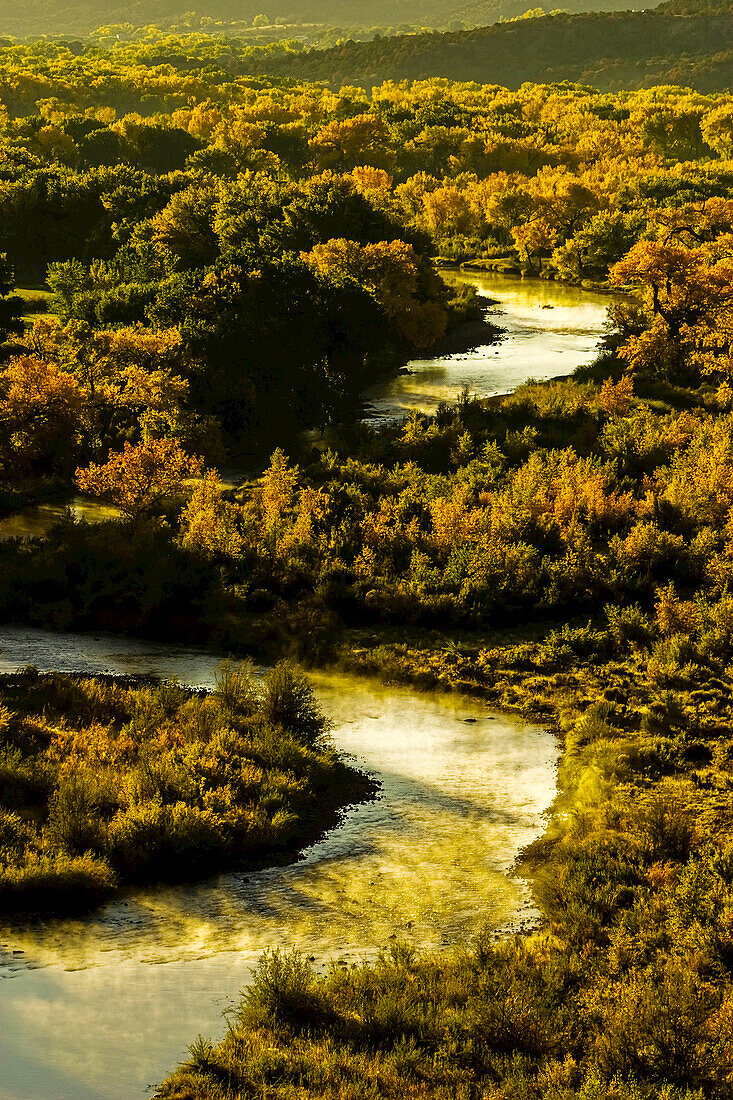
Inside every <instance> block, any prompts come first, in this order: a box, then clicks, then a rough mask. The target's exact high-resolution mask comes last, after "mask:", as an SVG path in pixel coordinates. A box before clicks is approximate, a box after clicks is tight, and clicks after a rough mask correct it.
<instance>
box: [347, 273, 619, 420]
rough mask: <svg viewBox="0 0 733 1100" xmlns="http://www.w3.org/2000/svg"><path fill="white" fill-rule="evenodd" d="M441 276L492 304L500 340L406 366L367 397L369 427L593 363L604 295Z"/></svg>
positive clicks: (501, 278) (508, 280) (511, 278)
mask: <svg viewBox="0 0 733 1100" xmlns="http://www.w3.org/2000/svg"><path fill="white" fill-rule="evenodd" d="M441 274H442V276H443V278H444V279H445V280H446V281H447V282H450V283H457V284H465V285H472V286H475V287H476V289H477V290H478V292H479V294H482V295H483V296H484V297H486V298H490V299H492V300H494V301H495V302H496V305H495V306H494V307H493V308H492V309H491V311H490V312H489V313H488V315H487V318H488V320H490V321H491V322H492V323H493V324H496V325H497V326H498V327H499V328H501V329H502V330H503V336H502V338H501V339H500V340H499V341H498V342H497V343H494V344H489V345H485V346H483V347H477V348H474V349H472V350H471V351H463V352H459V353H457V354H454V355H444V356H439V357H437V358H432V359H415V360H413V361H412V362H411V363H408V366H407V371H408V373H406V374H400V375H398V376H397V377H396V378H393V379H390V380H389V381H388V382H386V383H385V382H382V383H380V384H379V385H378V386H376V387H374V389H372V390H370V391H368V392H367V394H366V401H367V403H368V406H369V422H370V423H372V424H374V425H379V424H385V423H390V422H392V421H394V420H399V419H401V418H402V417H404V416H406V415H408V414H409V413H411V412H415V411H417V412H427V413H430V412H435V409H436V408H437V407H438V405H439V404H440V403H441V401H448V402H450V401H455V400H456V398H457V396H458V395H459V394H460V393H461V391H462V390H463V389H467V390H468V392H469V393H470V394H472V395H475V396H477V397H493V396H494V395H496V394H501V393H511V392H512V391H513V390H515V389H516V388H517V386H521V385H522V383H523V382H526V381H527V379H528V378H534V379H537V380H538V381H539V380H544V379H547V378H556V377H557V376H558V375H564V374H570V373H571V372H572V371H573V370H575V368H576V367H578V366H581V365H582V364H584V363H589V362H590V361H591V360H592V359H593V356H594V353H595V349H596V346H597V344H598V341H599V339H600V338H601V336H602V335H603V333H604V330H605V325H606V316H607V310H608V306H609V302H610V298H609V296H608V295H607V294H602V293H598V292H595V291H588V290H583V289H581V288H580V287H575V286H567V285H565V284H564V283H556V282H553V281H552V280H546V279H520V278H518V277H517V276H515V275H499V274H494V273H493V272H488V273H486V274H481V273H477V272H471V273H468V272H459V271H443V272H441Z"/></svg>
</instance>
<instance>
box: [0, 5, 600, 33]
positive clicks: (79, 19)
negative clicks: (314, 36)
mask: <svg viewBox="0 0 733 1100" xmlns="http://www.w3.org/2000/svg"><path fill="white" fill-rule="evenodd" d="M523 4H524V6H522V5H523ZM527 6H528V5H527V4H526V3H524V0H478V2H476V0H473V2H472V3H468V4H466V3H465V2H461V0H396V2H393V3H386V2H385V0H377V2H376V3H375V2H374V0H348V3H346V4H343V3H337V2H336V0H315V2H312V0H272V2H268V0H262V2H260V0H240V2H238V3H236V4H235V3H233V2H232V0H207V3H206V4H205V6H204V5H201V7H200V11H197V10H195V9H194V10H193V11H192V10H191V8H189V7H187V6H186V4H185V3H184V2H183V0H151V3H147V4H144V3H142V0H132V3H129V4H121V3H120V2H119V0H104V3H101V4H100V3H96V4H92V3H90V2H89V0H29V2H28V3H21V2H20V0H7V2H6V3H4V4H3V10H2V13H0V34H9V35H17V36H21V37H22V36H31V35H33V36H40V35H60V34H78V35H87V34H89V33H90V32H92V31H95V30H96V29H97V28H99V27H103V26H108V25H110V24H116V25H118V26H119V27H120V30H121V31H122V33H123V34H124V33H125V31H126V30H127V31H129V30H130V29H131V28H133V27H149V26H150V25H151V24H157V25H159V26H163V27H171V26H175V25H184V24H186V23H188V24H189V25H193V26H195V27H196V28H197V29H199V28H200V29H202V30H206V29H209V30H214V29H215V30H220V29H224V30H228V29H230V28H231V27H233V26H234V27H237V26H239V27H242V26H243V25H247V24H249V25H252V24H253V23H254V20H255V19H256V20H257V24H255V26H263V25H270V26H272V25H274V24H279V25H284V24H285V25H289V26H290V27H291V29H292V30H294V31H295V32H296V33H301V34H302V33H304V32H305V33H308V31H312V29H313V25H314V24H321V25H322V26H324V27H348V26H352V27H360V28H368V27H372V26H374V25H375V24H377V25H381V26H382V27H386V26H395V27H399V26H400V25H401V26H402V29H403V30H408V29H411V28H415V27H418V28H419V27H437V28H439V29H440V28H444V27H448V26H449V25H450V24H451V23H455V22H456V21H458V22H459V25H460V21H467V22H468V23H469V25H477V24H486V23H491V22H494V21H495V20H497V19H499V18H500V17H501V16H508V17H511V16H515V15H520V14H522V12H524V11H525V10H526V8H527ZM564 6H565V7H567V8H570V10H573V11H581V10H584V9H583V0H569V2H568V4H566V5H564ZM586 7H587V5H586ZM591 7H592V8H593V9H595V10H604V9H608V8H620V7H622V0H598V2H597V3H593V4H592V5H591ZM263 16H264V19H263V18H262V17H263Z"/></svg>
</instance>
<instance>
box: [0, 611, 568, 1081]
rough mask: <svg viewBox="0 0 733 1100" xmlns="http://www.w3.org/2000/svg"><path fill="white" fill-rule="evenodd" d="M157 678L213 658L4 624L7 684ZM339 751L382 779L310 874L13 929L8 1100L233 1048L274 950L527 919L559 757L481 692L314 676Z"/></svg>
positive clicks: (204, 672) (235, 881)
mask: <svg viewBox="0 0 733 1100" xmlns="http://www.w3.org/2000/svg"><path fill="white" fill-rule="evenodd" d="M28 663H34V664H36V665H37V666H38V667H39V668H42V669H44V668H45V669H48V668H59V669H66V670H79V671H87V672H90V673H93V672H102V671H114V672H118V673H141V672H147V671H150V672H155V673H157V674H159V675H163V676H173V675H175V676H177V677H178V678H179V679H180V680H182V681H183V682H186V683H191V684H196V685H200V686H205V687H208V686H211V684H212V683H213V679H214V674H215V668H216V663H217V662H216V659H215V658H214V657H212V656H211V655H210V654H207V653H203V652H200V651H197V650H192V649H185V648H178V647H171V646H162V645H155V644H147V643H142V642H135V641H130V640H126V639H120V638H110V637H105V636H104V635H94V636H78V635H77V636H74V635H52V634H48V633H45V632H43V631H40V630H30V629H26V628H10V627H7V628H0V671H8V670H10V669H14V668H17V667H18V666H21V665H25V664H28ZM313 679H314V682H315V686H316V689H317V692H318V696H319V699H320V702H321V705H322V706H323V709H324V710H325V711H326V713H327V714H328V715H329V716H330V717H331V718H332V720H333V723H334V729H333V739H334V742H335V744H336V745H337V747H338V748H339V749H340V750H341V751H342V752H345V753H347V754H350V755H351V756H352V758H353V759H355V760H356V761H357V762H358V763H359V764H360V765H361V766H362V767H364V768H365V769H367V770H368V771H370V772H372V773H373V774H375V775H376V776H377V777H378V779H379V780H380V782H381V784H382V787H381V793H380V797H379V798H378V799H377V800H376V801H374V802H371V803H367V804H365V805H363V806H358V807H354V808H352V809H351V810H350V811H349V812H348V813H347V815H346V817H345V820H344V821H343V823H342V824H341V826H339V827H338V828H337V829H334V830H333V831H332V832H331V833H329V834H328V835H327V836H326V837H325V838H324V839H323V840H322V841H321V842H320V843H318V844H316V845H315V846H313V847H312V848H311V849H309V850H308V852H307V853H306V854H305V858H303V859H302V860H301V861H300V862H298V863H295V864H292V865H290V866H287V867H278V868H272V869H268V870H264V871H259V872H255V873H250V874H237V875H221V876H218V877H217V878H216V879H214V880H212V881H209V882H207V883H204V884H199V885H194V886H185V887H175V888H165V889H160V890H156V891H152V890H146V891H137V892H135V893H131V894H128V895H126V896H125V897H124V899H123V900H117V901H115V902H113V903H111V904H110V905H108V906H106V907H104V908H103V909H102V910H101V911H100V912H99V913H98V914H96V915H94V916H93V917H91V918H89V919H87V920H85V921H68V920H66V921H57V922H47V923H46V924H44V925H42V926H41V927H36V928H32V929H31V928H26V929H22V930H18V929H15V930H14V931H10V930H9V929H7V928H0V944H1V945H2V950H3V956H2V966H1V968H0V975H2V976H3V977H4V979H5V980H4V981H2V983H0V990H1V993H0V996H1V998H2V1020H1V1021H0V1025H1V1026H2V1036H3V1040H2V1096H3V1098H4V1100H21V1098H22V1100H41V1098H44V1100H123V1098H124V1100H131V1098H133V1097H142V1096H144V1095H145V1090H146V1088H147V1087H148V1086H150V1085H152V1084H153V1083H154V1082H156V1081H157V1080H159V1079H160V1078H161V1077H162V1076H164V1075H165V1073H166V1072H167V1071H169V1070H170V1069H171V1068H172V1067H173V1065H174V1064H175V1063H176V1061H178V1060H179V1059H181V1058H182V1057H183V1056H184V1055H185V1048H186V1045H187V1044H188V1043H190V1042H191V1041H192V1040H193V1039H194V1038H195V1036H196V1034H197V1033H199V1032H201V1031H203V1032H204V1033H206V1034H212V1035H213V1036H214V1037H218V1036H220V1035H221V1033H222V1031H223V1027H224V1024H223V1021H222V1019H221V1014H222V1011H223V1010H224V1009H226V1008H227V1007H230V1006H231V1005H232V1004H234V1003H235V1002H236V1000H237V999H238V993H239V990H240V988H241V987H242V985H243V984H245V983H246V981H247V980H248V978H249V974H250V970H251V967H252V966H253V965H254V963H255V962H256V958H257V956H258V954H259V953H260V951H261V950H262V949H263V948H265V947H268V946H280V945H288V946H290V945H293V946H297V947H298V948H300V949H301V950H303V951H304V952H306V953H307V954H309V955H312V956H314V958H315V964H314V965H316V966H319V967H322V966H325V965H326V961H327V960H330V959H340V960H343V961H344V964H346V965H350V964H352V963H354V962H357V961H358V960H360V959H362V958H365V957H369V956H370V955H373V954H374V953H375V952H376V951H377V950H378V949H379V948H380V947H384V946H386V945H387V944H388V943H389V942H390V938H391V937H394V936H398V937H401V938H406V939H408V940H409V941H410V942H413V943H415V944H416V945H418V946H420V947H426V948H438V947H441V946H445V945H448V944H451V943H453V942H455V941H457V940H459V939H462V938H464V937H465V936H466V935H468V934H470V933H471V932H472V931H473V930H475V929H476V928H477V927H478V926H480V925H481V924H484V923H486V924H488V925H489V926H491V927H494V928H501V927H502V926H506V925H507V924H508V923H511V922H512V921H515V920H516V919H517V918H518V917H520V916H521V915H522V914H525V915H527V916H530V915H531V912H532V911H531V907H530V904H529V900H528V897H527V893H526V890H525V888H524V887H523V885H522V884H521V882H519V881H518V880H517V879H515V878H513V877H512V875H511V867H512V864H513V862H514V860H515V858H516V855H517V852H518V851H519V849H520V848H522V847H523V846H524V845H525V844H527V843H528V842H529V841H531V840H532V839H533V838H534V837H536V836H537V835H538V834H539V833H540V831H541V828H542V822H543V812H544V809H545V807H546V806H547V805H548V804H549V803H550V801H551V800H552V797H553V794H554V790H555V767H556V758H557V750H556V745H555V741H554V739H553V738H552V737H551V736H550V735H549V734H548V733H547V732H546V731H543V730H541V729H539V728H538V727H535V726H531V725H527V724H526V723H524V722H522V721H520V720H519V719H515V718H513V717H508V716H506V715H495V714H491V713H490V712H488V711H487V710H486V709H485V708H484V707H483V706H482V705H481V704H480V703H478V702H473V701H470V700H467V699H465V698H460V697H455V696H447V695H439V694H431V693H425V694H421V693H417V692H415V691H412V690H410V689H407V688H395V687H384V686H382V685H380V684H378V683H375V682H372V681H366V680H361V679H358V678H355V677H349V676H337V675H325V674H318V675H315V676H314V677H313Z"/></svg>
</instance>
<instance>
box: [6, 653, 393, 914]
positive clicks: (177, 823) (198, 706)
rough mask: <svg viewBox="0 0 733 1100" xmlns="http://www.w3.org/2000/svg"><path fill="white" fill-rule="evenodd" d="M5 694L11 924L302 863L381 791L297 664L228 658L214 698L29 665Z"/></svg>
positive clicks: (12, 679)
mask: <svg viewBox="0 0 733 1100" xmlns="http://www.w3.org/2000/svg"><path fill="white" fill-rule="evenodd" d="M0 699H1V700H2V703H1V705H0V806H1V808H0V912H2V913H3V914H5V915H7V914H11V913H17V912H24V913H29V914H30V913H32V914H36V915H38V914H40V913H56V912H59V911H68V910H73V911H77V912H78V911H84V910H85V909H88V908H90V907H92V906H94V905H95V904H97V903H98V902H99V901H100V900H102V899H103V898H104V897H106V896H108V895H110V894H111V893H113V892H114V890H115V889H117V888H119V887H120V886H123V885H131V884H135V883H143V882H151V881H152V882H159V881H176V880H180V879H194V878H198V877H204V876H209V875H211V874H212V872H213V871H215V870H224V869H236V868H242V867H252V866H262V865H263V864H266V863H272V862H276V861H278V860H282V859H284V858H292V856H293V854H294V853H295V852H297V850H298V849H299V848H301V847H303V846H304V845H305V844H308V843H312V842H313V841H314V840H315V839H317V837H318V836H319V835H320V834H321V832H323V830H324V829H325V828H328V827H330V826H331V825H333V824H334V823H335V822H336V820H337V819H338V810H339V807H340V806H342V805H343V804H345V803H347V802H349V801H353V800H356V799H360V798H364V797H366V796H367V795H368V794H369V793H370V791H371V784H370V781H369V780H367V779H366V777H364V776H361V775H360V774H359V773H357V772H355V771H353V770H352V769H350V768H347V767H346V766H345V765H344V764H342V763H340V762H339V761H338V760H337V759H336V757H335V755H334V754H333V752H331V751H330V750H329V748H328V745H327V743H326V742H325V741H324V735H325V734H326V733H327V722H326V721H325V720H324V718H323V717H322V715H321V714H320V713H319V711H318V708H317V706H316V704H315V701H314V698H313V694H312V690H311V688H310V686H309V684H308V683H307V681H306V680H305V678H304V677H303V674H302V673H299V672H298V671H297V670H296V669H294V668H293V667H292V666H290V665H288V664H287V663H281V664H279V665H278V666H276V667H275V668H273V669H272V670H271V671H270V672H269V673H268V674H267V675H266V676H265V678H264V680H263V681H261V682H260V681H257V680H256V678H255V677H254V675H253V674H252V672H251V670H250V669H249V668H247V667H246V666H235V665H231V664H224V665H223V666H222V668H221V670H220V674H219V677H218V683H217V690H216V691H214V692H212V693H196V692H192V691H189V690H185V689H184V688H182V687H180V686H179V685H177V684H176V683H174V682H166V683H149V684H142V683H139V684H135V683H130V682H128V683H125V682H118V681H114V680H113V679H111V678H106V679H84V678H80V677H75V676H65V675H61V674H48V675H41V674H39V673H38V672H37V671H36V670H35V669H33V668H29V669H26V670H24V671H21V672H19V673H17V674H15V675H10V676H4V677H2V679H0Z"/></svg>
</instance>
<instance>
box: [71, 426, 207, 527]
mask: <svg viewBox="0 0 733 1100" xmlns="http://www.w3.org/2000/svg"><path fill="white" fill-rule="evenodd" d="M201 467H202V463H201V459H199V458H194V457H193V456H191V455H187V454H186V453H185V452H184V451H183V450H182V448H181V445H180V443H178V441H177V440H174V439H151V440H148V441H147V442H145V443H139V444H138V445H137V446H132V445H131V444H130V443H125V448H124V450H123V451H122V452H119V453H117V454H113V455H112V456H111V457H110V459H109V460H108V461H107V462H106V463H104V464H103V465H99V466H98V465H96V464H95V463H92V464H91V465H90V466H87V467H86V469H79V470H77V471H76V484H77V486H78V487H79V489H81V491H82V492H83V493H89V494H90V496H95V497H99V498H100V500H104V501H106V502H107V503H108V504H114V505H115V506H116V507H117V508H119V509H120V511H121V512H123V513H124V514H125V515H126V516H128V517H129V518H130V519H131V520H133V521H137V520H140V519H141V518H142V517H143V516H145V515H149V514H150V513H151V512H152V511H153V510H154V509H155V508H156V507H157V506H158V505H159V504H160V502H161V501H162V500H163V499H164V498H165V497H166V496H169V495H170V494H171V493H173V492H175V491H176V490H177V489H180V486H181V482H182V481H184V480H185V479H186V478H192V477H198V476H199V475H200V474H201Z"/></svg>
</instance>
